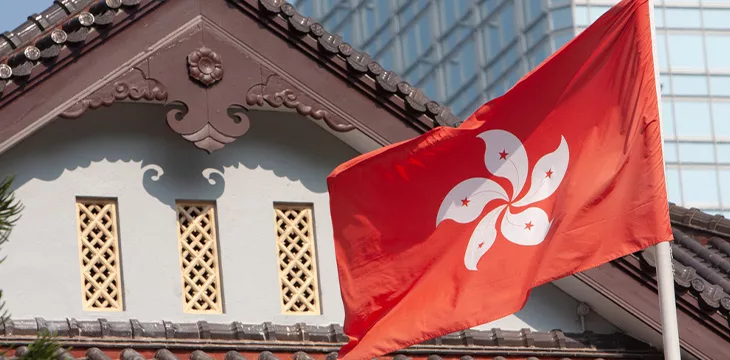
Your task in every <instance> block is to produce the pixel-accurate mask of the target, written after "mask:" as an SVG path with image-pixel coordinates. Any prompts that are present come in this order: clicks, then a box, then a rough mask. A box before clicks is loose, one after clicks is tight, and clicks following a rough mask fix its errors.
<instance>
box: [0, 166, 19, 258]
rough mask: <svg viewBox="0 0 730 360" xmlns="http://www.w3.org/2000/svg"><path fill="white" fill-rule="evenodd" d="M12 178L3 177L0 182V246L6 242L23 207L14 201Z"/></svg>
mask: <svg viewBox="0 0 730 360" xmlns="http://www.w3.org/2000/svg"><path fill="white" fill-rule="evenodd" d="M13 179H14V177H12V176H9V177H5V178H4V179H3V180H2V181H0V245H2V244H3V243H5V242H7V241H8V238H9V236H10V231H11V230H12V229H13V225H15V223H16V222H17V221H18V218H19V217H20V211H21V210H23V205H21V204H20V202H19V201H17V200H15V195H14V194H13V192H12V190H11V189H10V186H11V185H12V184H13Z"/></svg>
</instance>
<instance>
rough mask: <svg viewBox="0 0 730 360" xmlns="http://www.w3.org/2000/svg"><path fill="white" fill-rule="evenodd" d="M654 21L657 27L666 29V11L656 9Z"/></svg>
mask: <svg viewBox="0 0 730 360" xmlns="http://www.w3.org/2000/svg"><path fill="white" fill-rule="evenodd" d="M654 21H655V22H656V26H657V27H664V23H665V22H664V9H662V8H660V7H658V8H654Z"/></svg>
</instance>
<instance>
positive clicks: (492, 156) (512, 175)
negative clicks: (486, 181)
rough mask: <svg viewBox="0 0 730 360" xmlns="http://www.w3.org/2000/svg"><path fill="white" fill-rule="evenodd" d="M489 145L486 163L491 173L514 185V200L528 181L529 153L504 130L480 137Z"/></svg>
mask: <svg viewBox="0 0 730 360" xmlns="http://www.w3.org/2000/svg"><path fill="white" fill-rule="evenodd" d="M478 137H479V138H481V139H482V140H484V142H485V143H486V144H487V150H486V151H485V152H484V163H485V164H486V165H487V170H489V172H490V173H492V174H494V175H496V176H499V177H503V178H505V179H507V180H509V182H510V183H512V196H511V198H512V199H514V198H515V197H516V196H517V194H519V193H520V191H521V190H522V187H523V186H524V185H525V182H526V181H527V152H525V148H524V147H523V146H522V142H521V141H520V139H518V138H517V137H516V136H514V135H512V133H510V132H507V131H504V130H489V131H485V132H483V133H481V134H479V135H478Z"/></svg>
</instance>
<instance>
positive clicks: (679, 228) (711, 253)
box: [641, 204, 730, 317]
mask: <svg viewBox="0 0 730 360" xmlns="http://www.w3.org/2000/svg"><path fill="white" fill-rule="evenodd" d="M669 215H670V219H671V221H672V233H673V234H674V239H675V241H673V242H672V255H673V257H674V261H673V262H674V281H675V283H676V285H677V286H678V287H679V289H684V290H686V291H688V292H689V293H691V294H693V295H694V297H695V298H696V299H697V301H698V305H700V306H701V307H702V308H704V309H707V310H717V311H719V312H720V313H721V314H723V315H724V316H726V317H727V316H728V312H730V243H729V242H728V239H730V220H728V219H725V218H724V217H723V216H721V215H714V216H713V215H709V214H707V213H704V212H702V211H700V210H698V209H687V208H683V207H681V206H677V205H674V204H670V206H669ZM655 258H656V255H655V250H654V248H653V247H652V248H648V249H645V250H643V251H642V252H641V260H642V262H643V263H644V264H646V265H649V266H651V267H652V268H654V267H656V260H655Z"/></svg>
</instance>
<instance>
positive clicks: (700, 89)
mask: <svg viewBox="0 0 730 360" xmlns="http://www.w3.org/2000/svg"><path fill="white" fill-rule="evenodd" d="M672 93H674V95H685V96H707V77H706V76H704V75H672Z"/></svg>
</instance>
